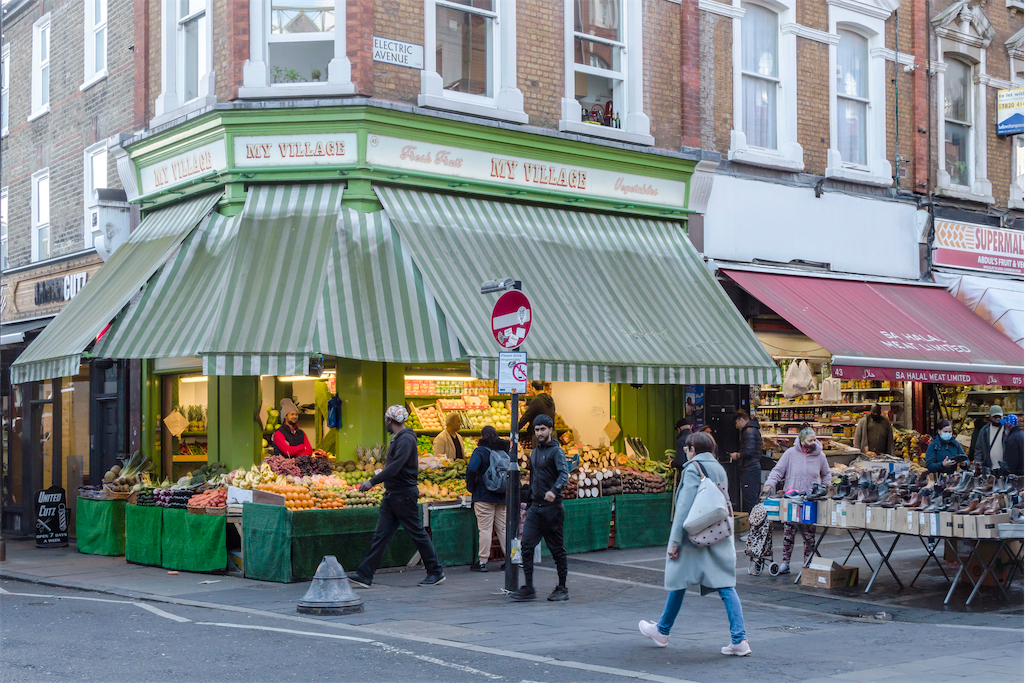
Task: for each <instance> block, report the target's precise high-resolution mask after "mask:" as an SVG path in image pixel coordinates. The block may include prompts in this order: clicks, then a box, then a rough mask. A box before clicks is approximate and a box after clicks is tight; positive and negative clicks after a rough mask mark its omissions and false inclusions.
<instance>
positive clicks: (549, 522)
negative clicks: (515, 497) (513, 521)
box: [520, 503, 567, 586]
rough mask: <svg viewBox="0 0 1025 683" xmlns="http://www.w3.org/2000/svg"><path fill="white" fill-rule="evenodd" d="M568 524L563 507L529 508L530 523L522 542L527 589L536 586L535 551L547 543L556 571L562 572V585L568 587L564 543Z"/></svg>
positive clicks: (526, 524) (526, 526)
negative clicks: (543, 540)
mask: <svg viewBox="0 0 1025 683" xmlns="http://www.w3.org/2000/svg"><path fill="white" fill-rule="evenodd" d="M565 522H566V508H564V507H562V503H556V504H554V505H531V506H530V507H529V508H527V519H526V520H524V522H523V538H522V539H520V552H521V556H522V558H523V579H524V581H525V582H526V584H527V585H528V586H533V585H534V548H536V547H537V544H538V543H540V542H541V539H542V538H544V539H545V544H546V545H547V546H548V550H549V552H551V553H552V559H554V560H555V568H556V570H558V572H559V585H560V586H565V585H566V573H567V569H566V545H565V543H564V542H563V540H562V531H563V526H564V524H565Z"/></svg>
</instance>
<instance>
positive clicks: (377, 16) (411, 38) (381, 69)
mask: <svg viewBox="0 0 1025 683" xmlns="http://www.w3.org/2000/svg"><path fill="white" fill-rule="evenodd" d="M373 36H381V37H382V38H391V39H393V40H404V41H406V42H407V43H416V44H417V45H423V46H424V53H425V57H426V52H427V50H433V49H434V46H433V45H424V4H423V1H422V0H378V2H375V3H374V24H373V33H372V35H371V38H370V48H369V49H370V50H371V52H370V54H369V56H368V57H367V59H368V60H369V63H368V66H369V67H370V68H371V73H372V74H373V79H372V81H370V82H369V83H368V85H370V87H371V88H372V90H373V95H374V97H379V98H381V99H385V100H397V101H399V102H406V103H409V104H416V98H417V96H418V95H419V94H420V70H419V69H410V68H407V67H404V66H398V65H395V64H386V63H384V62H374V61H372V60H373V52H372V50H373ZM349 53H350V54H352V51H351V50H350V51H349Z"/></svg>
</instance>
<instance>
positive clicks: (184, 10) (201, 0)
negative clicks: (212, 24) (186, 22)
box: [178, 0, 206, 17]
mask: <svg viewBox="0 0 1025 683" xmlns="http://www.w3.org/2000/svg"><path fill="white" fill-rule="evenodd" d="M204 9H206V0H181V5H180V9H179V12H180V13H179V14H178V16H179V17H187V16H189V15H190V14H195V13H196V12H200V11H202V10H204Z"/></svg>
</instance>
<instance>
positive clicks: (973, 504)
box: [957, 498, 980, 515]
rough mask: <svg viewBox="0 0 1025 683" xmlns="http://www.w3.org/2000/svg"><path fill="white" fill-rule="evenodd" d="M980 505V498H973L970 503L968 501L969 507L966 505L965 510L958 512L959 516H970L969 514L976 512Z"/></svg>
mask: <svg viewBox="0 0 1025 683" xmlns="http://www.w3.org/2000/svg"><path fill="white" fill-rule="evenodd" d="M979 505H980V499H979V498H972V499H971V500H970V501H968V505H966V506H965V507H963V508H961V509H960V510H958V511H957V514H959V515H969V514H971V513H973V512H975V510H977V509H978V507H979Z"/></svg>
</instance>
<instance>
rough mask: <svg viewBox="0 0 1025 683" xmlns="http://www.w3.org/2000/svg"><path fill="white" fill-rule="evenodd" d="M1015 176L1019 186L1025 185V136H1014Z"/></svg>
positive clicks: (1016, 183)
mask: <svg viewBox="0 0 1025 683" xmlns="http://www.w3.org/2000/svg"><path fill="white" fill-rule="evenodd" d="M1014 177H1015V178H1016V182H1015V185H1017V186H1018V188H1019V189H1020V188H1023V187H1025V136H1022V135H1016V136H1014Z"/></svg>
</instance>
